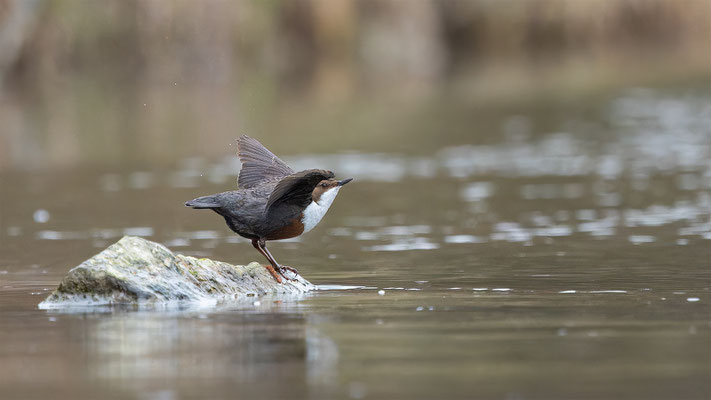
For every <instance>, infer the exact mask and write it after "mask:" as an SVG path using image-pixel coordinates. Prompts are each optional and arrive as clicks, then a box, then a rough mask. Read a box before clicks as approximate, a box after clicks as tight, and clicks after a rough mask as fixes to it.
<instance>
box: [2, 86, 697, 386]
mask: <svg viewBox="0 0 711 400" xmlns="http://www.w3.org/2000/svg"><path fill="white" fill-rule="evenodd" d="M710 100H711V97H709V96H708V95H701V94H681V95H672V94H667V93H661V92H655V91H650V90H646V89H644V90H643V89H637V90H632V91H629V92H627V93H625V94H623V95H622V96H619V97H618V98H616V99H613V100H611V101H607V102H604V103H603V104H601V105H600V106H599V107H597V108H596V110H597V111H596V112H595V113H592V114H593V115H589V114H590V112H588V113H583V112H577V113H576V112H572V113H571V115H569V116H568V115H566V116H564V117H559V120H558V121H557V123H556V124H555V126H554V127H553V128H551V129H550V130H547V131H541V129H540V128H539V126H540V125H541V124H540V121H539V119H540V116H538V115H537V114H536V113H535V112H533V111H531V112H530V113H527V112H525V111H526V110H520V112H517V113H515V114H513V115H511V116H509V117H506V118H503V119H501V120H500V121H499V120H497V121H494V122H492V121H482V124H485V123H486V124H485V126H499V127H500V132H499V133H500V135H498V136H496V135H488V133H487V137H489V136H493V137H499V138H500V140H499V141H498V142H491V141H488V142H487V141H483V140H480V138H479V137H478V136H473V137H472V139H471V141H470V142H463V143H461V144H460V145H456V146H442V147H441V148H433V149H432V150H431V152H429V154H418V155H414V154H399V153H394V152H383V153H360V152H346V153H344V154H338V153H336V154H326V155H319V154H312V155H292V156H290V157H285V158H286V159H287V160H288V162H289V163H291V164H292V165H293V166H294V167H295V169H299V168H307V167H322V168H329V169H332V170H334V171H336V172H337V174H338V175H339V176H353V177H355V178H356V181H355V182H356V183H354V184H352V185H349V186H348V188H347V189H344V191H342V192H341V195H340V196H339V198H338V200H337V201H336V203H335V204H334V206H333V207H332V209H331V211H329V216H328V217H327V218H325V219H324V221H323V222H322V226H319V227H318V228H317V229H316V230H315V231H314V232H313V233H310V234H308V235H306V236H304V237H302V238H299V239H296V240H291V241H285V242H275V243H273V244H270V248H272V249H273V252H274V253H275V255H276V257H277V258H278V259H280V260H285V261H287V262H288V263H289V264H291V265H293V266H296V267H298V268H299V270H300V272H301V273H303V274H304V275H305V276H307V277H309V279H311V280H312V281H314V282H315V283H317V284H320V289H322V290H320V291H318V292H317V293H314V294H311V295H309V296H305V297H302V298H292V299H274V298H270V299H267V298H260V299H250V301H248V302H244V303H238V304H220V305H218V306H211V307H202V308H201V307H198V308H193V307H179V308H166V309H132V308H95V309H91V310H86V309H84V310H78V309H75V310H72V312H57V311H52V312H45V311H38V310H36V305H37V303H39V301H40V300H41V299H42V298H44V297H45V296H46V295H47V293H48V291H49V290H50V289H52V288H53V287H54V286H55V285H56V283H57V281H58V280H59V279H60V278H61V276H62V275H63V274H64V273H65V272H66V270H67V268H69V267H70V266H73V265H76V264H78V263H80V262H81V261H83V260H84V259H86V258H88V257H89V256H90V255H92V254H94V253H96V252H97V251H98V249H101V248H104V247H105V246H107V245H109V244H111V243H112V242H114V241H116V240H117V239H118V238H120V237H121V236H123V235H137V236H145V237H149V238H151V239H153V240H157V241H160V242H163V243H165V244H167V245H168V246H170V247H174V248H176V249H177V250H178V251H180V252H182V253H186V254H190V255H197V256H207V257H211V258H215V259H218V260H225V261H231V262H235V263H237V262H239V263H245V262H248V261H251V260H259V261H261V259H260V256H259V254H257V253H256V252H255V251H254V250H253V249H252V248H251V246H249V244H248V242H247V241H246V240H244V239H242V238H239V237H237V236H235V235H233V234H232V233H230V232H229V231H228V230H227V228H226V227H224V226H223V225H224V224H223V222H222V221H221V220H220V218H219V216H217V215H214V214H213V213H209V212H191V211H189V210H187V209H185V207H184V206H183V201H184V200H186V199H189V198H193V197H195V196H196V195H198V194H201V193H210V192H217V191H222V190H228V189H230V188H231V187H233V186H234V182H235V180H236V174H237V170H238V168H239V165H238V162H237V160H236V158H235V157H234V156H233V155H231V154H230V155H229V156H228V157H225V158H224V159H223V160H207V159H202V158H189V159H184V160H182V161H180V162H179V163H177V164H176V165H175V167H174V168H169V169H155V170H153V169H150V168H148V167H146V166H140V167H136V168H128V169H126V170H120V171H117V170H101V169H97V170H81V171H69V172H52V171H45V172H38V173H33V174H29V173H22V172H13V171H10V172H5V173H3V174H2V175H0V179H2V184H3V187H2V189H3V190H2V192H0V289H1V290H0V358H2V360H3V362H2V363H0V390H2V392H3V393H11V394H13V395H14V397H23V396H25V395H27V396H43V397H64V398H79V397H84V398H86V397H89V398H91V397H96V394H97V393H113V394H110V395H107V396H109V397H110V396H114V397H117V398H121V397H128V398H150V399H177V398H188V397H207V398H234V397H247V396H260V397H267V398H307V397H308V398H393V397H394V396H395V395H396V394H399V395H401V397H402V396H405V397H408V398H417V397H420V398H471V397H472V396H478V397H486V398H488V397H492V398H494V397H495V398H581V397H585V396H581V393H585V394H586V396H587V397H589V398H620V397H629V398H659V399H662V398H664V399H666V398H693V399H696V398H704V397H708V394H711V386H709V385H710V384H709V381H708V376H709V374H710V373H711V371H709V365H710V364H709V360H710V359H711V355H710V354H709V353H708V351H704V349H708V348H709V340H711V339H710V338H711V323H710V322H709V318H708V316H709V312H711V311H710V308H709V307H711V306H710V304H711V297H710V296H709V293H711V286H710V285H709V282H710V281H711V275H710V273H711V250H709V249H711V247H709V245H710V244H711V242H709V240H711V161H710V160H711V131H709V127H711V107H710V106H709V104H711V101H710ZM492 118H494V117H492ZM546 118H553V117H551V116H546ZM442 134H447V133H446V132H445V133H442ZM385 377H387V379H386V378H385ZM38 383H42V385H38ZM58 393H59V394H61V395H59V396H57V395H56V394H58Z"/></svg>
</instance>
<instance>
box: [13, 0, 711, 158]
mask: <svg viewBox="0 0 711 400" xmlns="http://www.w3.org/2000/svg"><path fill="white" fill-rule="evenodd" d="M709 43H711V2H709V1H704V0H688V1H677V0H588V1H576V0H508V1H494V0H479V1H375V0H367V1H348V0H310V1H278V0H271V1H200V2H196V1H188V0H183V1H108V2H95V1H89V0H69V1H61V2H59V1H57V2H37V1H23V0H0V54H2V56H0V79H2V88H1V89H0V122H2V126H3V128H2V131H0V169H1V168H7V167H22V168H32V167H43V166H49V165H76V164H81V163H90V164H93V163H95V164H105V163H110V164H118V165H125V164H129V163H130V164H134V163H165V162H168V163H169V162H174V161H175V160H176V159H178V158H181V157H185V156H189V155H206V156H216V155H223V154H225V153H226V152H228V150H227V144H228V143H230V142H231V141H232V140H233V139H234V138H235V137H236V136H237V135H239V134H241V133H249V134H251V135H253V136H257V137H260V138H264V140H265V142H269V143H270V144H271V147H273V148H274V149H275V151H277V152H281V153H284V152H286V153H288V152H303V151H317V152H318V151H333V150H334V149H349V148H350V149H361V150H370V151H372V150H378V149H381V148H382V149H386V150H389V151H403V152H408V151H413V149H412V146H413V143H414V144H416V145H417V146H419V147H425V148H427V147H431V146H436V145H437V144H438V143H439V140H440V139H438V136H437V135H438V131H441V130H446V129H452V130H460V131H461V132H462V133H461V134H458V135H454V136H453V137H455V138H456V139H453V140H457V141H467V135H469V134H472V135H475V133H474V131H475V130H476V129H475V128H474V127H473V125H475V117H474V116H475V113H476V112H486V111H482V110H484V109H487V108H491V107H498V106H501V105H507V104H508V105H510V104H518V103H520V102H533V101H540V100H541V99H547V98H554V99H559V100H563V101H566V100H569V99H575V98H578V97H580V96H584V95H588V94H591V93H593V94H594V93H599V92H604V91H605V90H609V89H614V88H619V87H627V86H634V85H645V84H658V83H664V82H683V81H688V80H693V79H703V80H705V79H707V78H708V77H709V75H710V71H711V69H710V68H709V67H710V66H711V51H709V50H710V49H709ZM492 134H495V132H488V133H483V134H482V135H484V136H486V135H492ZM405 142H407V143H405Z"/></svg>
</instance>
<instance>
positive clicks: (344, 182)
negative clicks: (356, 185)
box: [338, 178, 353, 186]
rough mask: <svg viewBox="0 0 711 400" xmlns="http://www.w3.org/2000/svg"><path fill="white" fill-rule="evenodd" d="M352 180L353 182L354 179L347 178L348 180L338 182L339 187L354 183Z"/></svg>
mask: <svg viewBox="0 0 711 400" xmlns="http://www.w3.org/2000/svg"><path fill="white" fill-rule="evenodd" d="M352 180H353V178H346V179H344V180H342V181H338V186H343V185H345V184H346V183H348V182H350V181H352Z"/></svg>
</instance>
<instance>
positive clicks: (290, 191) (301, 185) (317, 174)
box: [264, 169, 335, 214]
mask: <svg viewBox="0 0 711 400" xmlns="http://www.w3.org/2000/svg"><path fill="white" fill-rule="evenodd" d="M334 176H335V175H334V174H333V172H331V171H325V170H322V169H307V170H305V171H301V172H297V173H295V174H291V175H289V176H287V177H286V178H284V179H282V180H281V181H279V183H277V185H276V187H275V188H274V190H273V191H272V194H270V195H269V199H268V200H267V205H266V207H265V209H264V211H265V213H267V214H268V213H269V212H270V211H272V210H274V209H276V208H278V207H279V206H280V205H284V204H286V205H294V206H299V207H306V206H308V205H309V204H310V203H311V193H312V192H313V191H314V188H316V185H318V183H319V182H321V181H322V180H324V179H330V178H333V177H334Z"/></svg>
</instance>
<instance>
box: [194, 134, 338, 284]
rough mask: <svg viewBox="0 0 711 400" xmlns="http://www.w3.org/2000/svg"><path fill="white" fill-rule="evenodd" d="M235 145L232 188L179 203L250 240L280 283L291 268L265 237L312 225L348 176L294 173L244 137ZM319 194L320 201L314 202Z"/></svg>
mask: <svg viewBox="0 0 711 400" xmlns="http://www.w3.org/2000/svg"><path fill="white" fill-rule="evenodd" d="M237 148H238V155H239V158H240V161H242V169H241V170H240V173H239V178H238V179H237V183H238V189H237V190H233V191H229V192H223V193H217V194H213V195H210V196H203V197H198V198H196V199H193V200H190V201H188V202H186V203H185V205H186V206H188V207H192V208H196V209H210V210H213V211H215V212H216V213H218V214H219V215H221V216H222V217H223V218H224V219H225V222H226V223H227V226H229V227H230V229H232V231H234V232H235V233H237V234H238V235H240V236H243V237H245V238H248V239H251V240H252V245H253V246H254V248H255V249H257V250H258V251H259V252H260V253H261V254H262V255H264V256H265V257H266V258H267V260H269V262H270V264H271V266H268V267H267V269H269V271H270V272H271V273H272V275H273V276H274V279H276V280H277V281H278V282H281V277H280V275H281V276H284V270H285V269H291V270H293V268H289V267H284V266H281V265H279V264H278V263H277V262H276V260H275V259H274V257H272V255H271V253H269V251H268V250H267V248H266V241H267V240H280V239H289V238H292V237H296V236H299V235H301V234H302V233H304V232H305V231H308V230H310V229H311V228H313V226H315V225H316V224H317V223H318V222H319V221H320V219H321V217H323V214H325V213H326V210H328V207H329V206H330V204H331V202H332V201H333V198H335V195H336V194H337V193H338V190H340V187H342V186H343V185H345V184H346V183H348V182H350V181H351V179H344V180H342V181H337V180H335V179H333V178H334V174H333V172H331V171H326V170H321V169H308V170H304V171H299V172H294V171H293V170H292V169H291V168H290V167H289V166H288V165H286V163H284V162H283V161H282V160H280V159H279V158H278V157H277V156H275V155H274V154H273V153H272V152H271V151H269V150H267V148H265V147H264V146H262V144H261V143H259V142H258V141H257V140H255V139H253V138H250V137H248V136H241V137H240V138H239V139H238V140H237ZM331 191H333V192H331ZM324 193H328V195H324ZM322 196H323V198H324V199H326V200H324V201H320V200H322ZM294 271H295V270H294ZM277 272H278V274H277Z"/></svg>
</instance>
